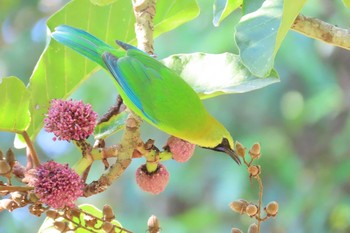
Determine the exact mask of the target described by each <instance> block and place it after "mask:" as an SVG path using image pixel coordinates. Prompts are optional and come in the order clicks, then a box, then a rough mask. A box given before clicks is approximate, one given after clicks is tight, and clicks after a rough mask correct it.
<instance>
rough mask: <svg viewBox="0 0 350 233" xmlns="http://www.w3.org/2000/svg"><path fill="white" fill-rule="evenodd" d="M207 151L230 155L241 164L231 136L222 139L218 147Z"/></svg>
mask: <svg viewBox="0 0 350 233" xmlns="http://www.w3.org/2000/svg"><path fill="white" fill-rule="evenodd" d="M207 149H211V150H214V151H219V152H224V153H226V154H228V155H229V156H230V157H231V158H232V159H233V160H234V161H235V162H236V163H237V164H239V165H240V164H241V160H240V159H239V157H238V155H237V153H236V151H235V150H234V149H233V139H232V137H231V136H229V137H228V138H226V137H224V138H222V141H221V143H219V144H218V145H217V146H215V147H213V148H207Z"/></svg>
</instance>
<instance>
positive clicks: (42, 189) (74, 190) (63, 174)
mask: <svg viewBox="0 0 350 233" xmlns="http://www.w3.org/2000/svg"><path fill="white" fill-rule="evenodd" d="M35 177H36V179H35V181H34V183H33V184H34V192H35V194H36V195H37V196H38V197H39V198H40V201H42V202H43V203H44V204H46V205H48V206H51V207H53V208H56V209H60V208H64V207H65V206H68V207H73V206H74V202H75V200H76V199H78V197H81V196H82V195H83V188H84V184H83V182H82V180H81V179H80V177H79V175H78V174H77V173H76V172H75V171H73V170H72V169H71V168H69V167H68V164H66V165H62V164H59V163H56V162H54V161H49V162H46V163H43V164H41V165H40V166H39V167H38V168H37V169H36V176H35Z"/></svg>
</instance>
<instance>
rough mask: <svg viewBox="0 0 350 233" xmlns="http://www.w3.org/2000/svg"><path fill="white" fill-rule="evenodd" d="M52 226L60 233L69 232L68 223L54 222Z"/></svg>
mask: <svg viewBox="0 0 350 233" xmlns="http://www.w3.org/2000/svg"><path fill="white" fill-rule="evenodd" d="M53 225H54V227H55V228H56V229H57V230H58V231H60V232H67V231H69V230H71V229H70V228H69V225H68V222H54V223H53Z"/></svg>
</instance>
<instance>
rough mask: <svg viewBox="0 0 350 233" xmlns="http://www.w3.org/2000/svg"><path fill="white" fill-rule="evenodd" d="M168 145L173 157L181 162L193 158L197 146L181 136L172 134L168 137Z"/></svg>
mask: <svg viewBox="0 0 350 233" xmlns="http://www.w3.org/2000/svg"><path fill="white" fill-rule="evenodd" d="M167 147H168V148H169V151H170V152H171V153H172V154H173V159H175V160H176V161H178V162H180V163H184V162H186V161H187V160H189V159H190V158H191V156H192V155H193V152H194V149H195V147H196V146H195V145H194V144H191V143H189V142H187V141H184V140H182V139H180V138H177V137H174V136H171V137H170V138H169V139H168V142H167Z"/></svg>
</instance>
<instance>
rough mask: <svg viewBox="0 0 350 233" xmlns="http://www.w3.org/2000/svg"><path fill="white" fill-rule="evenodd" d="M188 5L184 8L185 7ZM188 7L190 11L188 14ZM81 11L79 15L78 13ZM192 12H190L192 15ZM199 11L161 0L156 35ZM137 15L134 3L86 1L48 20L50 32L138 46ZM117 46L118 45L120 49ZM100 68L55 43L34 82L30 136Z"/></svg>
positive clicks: (189, 4) (72, 4) (76, 2)
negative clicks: (70, 30)
mask: <svg viewBox="0 0 350 233" xmlns="http://www.w3.org/2000/svg"><path fill="white" fill-rule="evenodd" d="M182 3H183V4H184V5H181V4H182ZM187 7H188V8H189V11H187ZM77 12H79V13H77ZM189 12H190V13H189ZM198 12H199V9H198V6H197V4H196V2H195V0H191V1H188V0H174V1H171V4H170V3H169V2H168V1H160V2H159V3H158V5H157V16H156V17H155V32H154V34H155V36H157V35H160V34H162V33H164V32H166V31H169V30H171V29H173V28H175V27H177V26H179V25H181V24H182V23H184V22H187V21H189V20H191V19H192V18H193V17H195V15H197V14H198ZM134 22H135V19H134V14H133V10H132V5H131V1H130V0H119V1H116V2H115V3H113V4H110V5H107V6H104V7H100V6H97V5H95V4H92V3H91V2H90V1H86V0H73V1H71V2H69V3H68V4H67V5H66V6H65V7H63V8H62V9H61V10H60V11H58V12H57V13H56V14H55V15H53V16H52V17H51V18H50V19H49V20H48V23H47V25H48V27H49V30H50V31H53V30H54V28H55V27H56V26H58V25H61V24H67V25H71V26H74V27H78V28H81V29H84V30H87V31H88V32H90V33H92V34H94V35H95V36H97V37H98V38H100V39H102V40H104V41H106V42H107V43H109V44H111V45H113V44H115V42H114V41H115V40H116V39H118V40H121V41H125V42H128V43H135V42H136V41H135V32H134ZM116 47H117V46H116ZM98 69H100V67H98V66H97V65H96V64H95V63H93V62H91V61H89V60H87V59H86V58H84V57H83V56H81V55H79V54H78V53H76V52H74V51H73V50H71V49H69V48H67V47H64V46H62V45H61V44H58V43H57V42H56V41H54V40H51V41H50V44H49V46H48V47H47V48H46V50H45V51H44V53H43V55H42V56H41V58H40V60H39V62H38V64H37V66H36V68H35V70H34V72H33V75H32V77H31V79H30V83H29V89H30V91H31V93H32V96H31V99H32V101H31V104H30V112H31V115H32V118H33V120H32V123H31V125H30V128H29V129H28V133H29V134H30V135H31V137H32V138H34V137H35V136H36V135H37V134H38V132H39V131H40V129H41V128H42V126H43V117H44V114H45V113H46V111H47V108H48V105H49V101H50V100H51V99H54V98H63V99H65V98H67V97H68V96H69V95H71V94H72V92H73V91H74V90H76V89H77V88H78V87H79V86H80V85H81V84H82V82H84V81H85V80H86V79H87V78H88V77H90V76H91V74H93V73H94V72H96V71H97V70H98Z"/></svg>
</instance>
